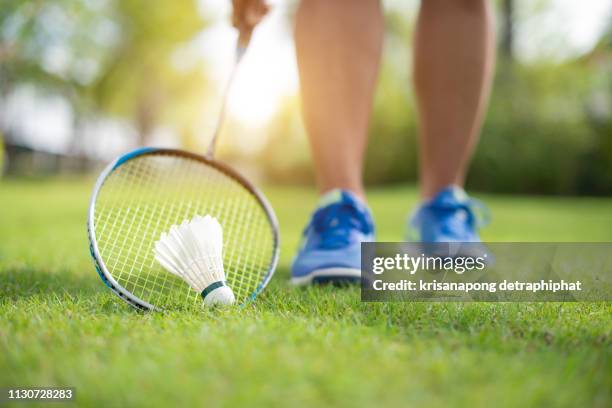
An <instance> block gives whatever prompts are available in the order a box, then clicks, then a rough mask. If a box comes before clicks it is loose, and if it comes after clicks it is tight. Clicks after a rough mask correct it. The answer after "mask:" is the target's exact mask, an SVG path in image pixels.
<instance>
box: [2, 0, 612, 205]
mask: <svg viewBox="0 0 612 408" xmlns="http://www.w3.org/2000/svg"><path fill="white" fill-rule="evenodd" d="M271 3H273V11H272V13H271V15H270V16H269V17H268V18H267V20H266V21H264V23H262V25H261V26H260V27H259V28H258V31H257V32H256V34H255V37H254V40H253V44H252V49H251V50H250V52H249V55H248V56H247V59H246V61H245V64H244V66H243V67H242V70H241V73H240V76H239V80H238V82H237V83H236V86H235V90H234V91H235V92H232V102H231V103H230V115H229V120H228V123H227V126H226V127H225V131H224V135H223V140H222V141H223V145H222V149H221V155H222V156H223V158H224V159H225V160H227V161H230V162H232V163H233V164H234V165H236V166H237V167H239V168H240V170H242V171H243V172H244V173H246V174H247V176H249V177H251V178H254V179H256V180H260V181H268V182H274V183H291V184H294V183H311V182H312V178H313V177H312V167H311V163H310V160H309V155H308V150H307V148H306V147H307V141H306V138H305V135H304V130H303V126H302V123H301V120H300V115H299V111H300V104H299V97H298V86H297V76H296V69H295V60H294V56H293V44H292V40H291V26H292V19H293V15H294V12H295V7H296V2H295V1H286V2H283V1H276V2H274V1H272V2H271ZM0 4H1V6H0V10H1V11H0V63H1V64H0V87H1V88H0V132H1V133H2V135H3V138H4V143H5V145H6V146H5V149H4V150H5V156H8V158H5V159H4V169H5V172H6V173H9V174H13V175H24V174H29V175H39V174H49V173H55V172H82V171H87V170H93V169H96V168H98V167H99V166H100V165H101V164H102V163H103V162H105V161H108V160H110V159H111V158H112V157H113V156H115V155H117V154H119V153H121V152H124V151H126V150H129V149H131V148H133V147H136V146H139V145H147V144H155V145H169V146H181V147H186V148H189V149H193V150H199V151H201V150H203V149H204V148H205V146H206V143H207V140H208V137H209V135H210V132H211V130H212V124H213V123H214V118H215V115H216V113H217V111H218V109H219V91H220V88H221V86H222V84H223V83H224V80H225V78H226V77H227V71H228V69H229V64H230V62H231V53H232V47H233V41H234V39H235V33H234V32H233V30H232V29H231V28H230V26H229V24H228V18H229V14H230V12H231V7H230V1H225V0H200V1H196V0H176V1H172V2H167V1H155V0H153V1H142V0H121V1H120V0H46V1H32V0H30V1H19V0H2V1H1V3H0ZM384 5H385V15H386V20H387V24H386V39H385V40H386V41H385V52H384V63H383V69H382V73H381V78H380V83H379V88H378V93H377V97H376V103H375V108H374V114H373V119H372V122H371V140H372V141H375V143H370V146H369V149H368V153H367V161H366V170H365V179H366V181H367V183H368V184H370V185H372V184H376V185H382V184H392V183H399V182H413V181H415V180H416V168H417V154H416V152H417V124H416V119H415V109H414V101H413V97H412V89H411V80H410V72H411V71H410V46H411V45H410V44H411V36H412V31H413V30H412V28H413V25H414V22H415V14H416V11H417V8H418V1H408V2H406V1H396V0H395V1H394V0H388V1H385V2H384ZM495 5H496V12H497V31H498V42H499V47H498V48H499V53H498V54H499V58H498V63H497V75H496V78H495V85H494V88H493V94H492V98H491V104H490V109H489V111H488V115H487V117H486V123H485V126H484V130H483V137H482V142H481V143H480V145H479V146H478V149H477V152H476V154H475V157H474V161H473V165H472V168H471V171H470V173H469V177H468V181H467V184H468V188H470V189H472V190H477V191H487V192H504V193H530V194H531V193H537V194H572V195H578V194H579V195H609V194H611V193H612V18H611V17H612V7H611V6H610V4H609V2H607V1H605V0H598V1H593V2H589V6H588V7H586V6H584V5H581V4H578V3H576V2H571V1H566V0H538V1H528V0H500V1H496V2H495Z"/></svg>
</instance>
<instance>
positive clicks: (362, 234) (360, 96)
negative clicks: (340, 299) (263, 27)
mask: <svg viewBox="0 0 612 408" xmlns="http://www.w3.org/2000/svg"><path fill="white" fill-rule="evenodd" d="M296 20H297V21H296V29H295V46H296V51H297V60H298V67H299V71H300V82H301V91H302V105H303V113H304V122H305V125H306V131H307V133H308V137H309V139H310V145H311V150H312V156H313V159H314V165H315V171H316V176H317V184H318V187H319V190H320V192H321V193H326V194H325V195H324V196H323V197H321V200H320V201H319V205H318V207H317V209H316V210H315V212H314V213H313V215H312V217H311V219H310V222H309V223H308V226H307V227H306V229H305V231H304V237H303V240H302V244H301V245H300V249H299V250H298V253H297V255H296V257H295V258H294V260H293V263H292V266H291V282H292V283H293V284H295V285H306V284H309V283H316V282H319V283H321V282H346V281H349V282H356V281H359V279H360V276H361V269H360V265H361V242H363V241H371V240H372V239H373V238H374V225H373V222H372V218H371V215H370V211H369V209H368V208H367V207H366V206H365V204H364V202H363V198H364V194H363V185H362V181H361V177H362V174H361V173H362V166H363V154H364V150H365V146H366V140H367V131H368V120H369V116H370V110H371V107H372V98H373V96H374V88H375V85H376V79H377V76H378V67H379V63H380V56H381V51H382V37H383V29H382V13H381V9H380V4H379V0H302V1H301V3H300V6H299V9H298V12H297V18H296ZM358 197H359V198H361V200H360V199H359V198H358Z"/></svg>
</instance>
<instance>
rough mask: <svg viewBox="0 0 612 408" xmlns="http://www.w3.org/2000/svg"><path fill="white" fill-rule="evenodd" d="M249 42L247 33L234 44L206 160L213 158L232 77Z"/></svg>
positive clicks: (249, 38)
mask: <svg viewBox="0 0 612 408" xmlns="http://www.w3.org/2000/svg"><path fill="white" fill-rule="evenodd" d="M250 40H251V33H249V34H248V35H240V37H238V41H237V42H236V50H235V53H236V54H235V60H234V65H233V67H232V70H231V72H230V76H229V79H228V80H227V83H226V84H225V89H224V90H223V96H222V99H221V110H220V111H219V116H218V117H217V123H216V125H215V130H214V132H213V137H212V139H211V141H210V144H209V145H208V150H207V151H206V157H207V158H208V159H212V158H213V157H214V156H215V147H216V145H217V139H218V138H219V133H220V132H221V128H222V127H223V121H224V119H225V108H226V105H227V98H228V95H229V93H230V89H231V88H232V84H233V83H234V77H235V76H236V72H237V71H238V66H239V65H240V61H242V57H243V56H244V54H245V53H246V51H247V48H248V46H249V42H250Z"/></svg>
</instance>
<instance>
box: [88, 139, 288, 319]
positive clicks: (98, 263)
mask: <svg viewBox="0 0 612 408" xmlns="http://www.w3.org/2000/svg"><path fill="white" fill-rule="evenodd" d="M146 155H168V156H179V157H184V158H188V159H192V160H196V161H199V162H201V163H203V164H206V165H208V166H210V167H213V168H214V169H216V170H218V171H220V172H221V173H223V174H225V175H226V176H228V177H230V178H231V179H233V180H234V181H237V182H238V183H239V184H240V185H241V186H242V187H243V188H244V189H246V190H247V191H248V192H249V193H251V194H252V195H253V197H254V198H255V199H256V201H257V202H258V203H259V205H260V207H261V208H262V210H263V211H264V213H265V215H266V218H267V219H268V222H269V223H270V227H271V229H272V239H273V244H274V251H273V253H272V259H271V260H270V266H269V268H268V271H267V272H266V275H265V276H264V279H263V280H262V281H261V282H260V284H259V285H258V286H257V288H256V289H255V291H254V292H253V293H251V294H250V295H249V297H248V298H247V300H246V301H245V302H244V303H243V304H242V306H246V305H247V304H249V303H250V302H252V301H253V300H255V298H256V297H257V295H259V293H261V291H262V290H263V289H264V288H265V287H266V285H267V284H268V283H269V282H270V279H272V276H273V275H274V272H275V270H276V266H277V264H278V258H279V253H280V234H279V229H278V220H277V218H276V214H275V213H274V210H273V209H272V206H271V205H270V203H269V202H268V200H267V199H266V197H265V196H264V195H263V193H261V192H260V191H259V190H258V189H257V188H256V187H255V186H254V185H253V184H251V183H250V182H249V181H248V180H247V179H245V178H244V177H242V176H241V175H240V173H238V172H237V171H236V170H234V169H233V168H231V167H230V166H228V165H227V164H225V163H222V162H219V161H217V160H215V159H214V158H212V157H209V156H202V155H199V154H197V153H192V152H188V151H185V150H180V149H170V148H158V147H143V148H140V149H136V150H133V151H131V152H128V153H126V154H123V155H122V156H120V157H118V158H117V159H115V160H113V161H112V162H111V163H110V164H109V165H108V166H106V168H105V169H104V170H103V171H102V173H101V174H100V176H99V177H98V179H97V181H96V183H95V185H94V190H93V193H92V195H91V199H90V201H89V210H88V218H87V235H88V237H89V252H90V254H91V258H92V259H93V262H94V266H95V268H96V271H97V272H98V275H99V276H100V278H101V279H102V282H104V284H105V285H106V286H107V287H108V288H109V289H111V290H112V291H113V292H114V293H115V294H116V295H117V296H119V297H120V298H121V299H123V300H124V301H125V302H127V303H128V304H129V305H131V306H133V307H135V308H137V309H139V310H155V311H161V310H163V309H161V308H159V307H156V306H154V305H152V304H150V303H149V302H146V301H144V300H142V299H140V298H139V297H137V296H135V295H133V294H132V293H130V292H129V291H128V290H127V289H125V288H124V287H123V286H121V285H120V284H119V283H118V282H117V281H116V280H115V279H114V278H113V276H112V275H111V274H110V272H109V271H108V269H107V267H106V265H105V263H104V260H103V259H102V256H101V255H100V251H99V249H98V243H97V239H96V229H95V223H94V216H95V211H96V200H97V198H98V194H99V193H100V191H101V189H102V187H103V185H104V182H105V181H106V179H107V178H108V177H109V176H110V175H111V174H112V173H113V172H114V171H115V170H116V169H118V168H119V167H121V166H122V165H123V164H125V163H126V162H128V161H130V160H132V159H135V158H138V157H141V156H146Z"/></svg>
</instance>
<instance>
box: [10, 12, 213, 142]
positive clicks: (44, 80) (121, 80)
mask: <svg viewBox="0 0 612 408" xmlns="http://www.w3.org/2000/svg"><path fill="white" fill-rule="evenodd" d="M204 23H205V22H204V21H203V19H202V17H200V14H199V10H198V9H197V3H196V0H176V1H172V2H168V1H161V0H151V1H144V0H106V1H92V0H45V1H42V0H38V1H36V0H29V1H28V0H0V28H1V29H0V98H3V99H6V98H7V97H8V95H10V93H11V92H12V91H13V90H15V89H17V88H18V87H20V86H23V85H25V84H31V85H33V86H34V87H35V89H36V90H37V92H49V93H54V94H60V95H62V96H63V97H65V98H66V99H67V100H68V101H69V102H70V104H71V106H72V108H73V113H74V115H73V116H74V121H75V123H74V127H75V130H74V132H73V133H74V135H75V138H74V142H73V144H74V145H75V146H78V144H79V142H81V141H80V136H81V135H80V132H79V127H80V125H81V122H84V121H86V120H87V118H88V116H91V115H93V116H98V115H100V114H102V115H114V116H118V117H121V118H127V119H128V120H131V121H132V122H133V123H134V124H135V127H136V129H137V130H138V134H139V141H138V143H139V144H146V143H147V142H148V138H149V136H150V135H151V133H152V131H153V130H154V129H155V127H156V126H158V125H159V124H161V123H169V124H171V125H173V127H174V128H176V130H178V131H179V132H180V133H181V134H182V135H188V134H189V133H193V128H194V127H195V126H196V121H197V118H198V117H199V115H198V108H201V106H200V104H201V101H202V99H203V92H204V91H203V89H204V88H203V87H204V84H205V81H204V72H203V67H202V64H201V60H200V59H199V58H197V57H196V56H194V55H195V53H194V52H193V50H192V49H190V48H189V46H190V41H191V40H193V39H194V38H195V37H196V36H197V34H198V33H199V32H200V31H201V30H202V29H203V27H204ZM0 123H1V121H0ZM187 137H188V136H187Z"/></svg>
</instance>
